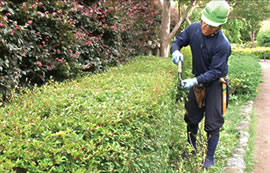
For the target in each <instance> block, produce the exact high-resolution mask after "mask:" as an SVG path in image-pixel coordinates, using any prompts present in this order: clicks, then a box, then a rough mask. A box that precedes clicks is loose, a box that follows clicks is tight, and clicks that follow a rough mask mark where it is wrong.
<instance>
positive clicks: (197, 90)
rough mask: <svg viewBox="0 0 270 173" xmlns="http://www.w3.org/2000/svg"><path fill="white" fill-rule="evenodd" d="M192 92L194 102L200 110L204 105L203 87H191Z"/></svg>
mask: <svg viewBox="0 0 270 173" xmlns="http://www.w3.org/2000/svg"><path fill="white" fill-rule="evenodd" d="M193 91H194V95H195V97H196V102H197V104H198V107H199V108H200V109H201V108H202V107H203V104H204V98H205V87H204V86H202V85H196V86H193Z"/></svg>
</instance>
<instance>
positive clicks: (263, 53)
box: [233, 47, 270, 59]
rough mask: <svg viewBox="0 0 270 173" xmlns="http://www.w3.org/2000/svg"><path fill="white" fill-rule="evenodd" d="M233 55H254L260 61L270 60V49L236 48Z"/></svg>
mask: <svg viewBox="0 0 270 173" xmlns="http://www.w3.org/2000/svg"><path fill="white" fill-rule="evenodd" d="M233 53H235V54H246V55H251V56H252V54H254V55H256V56H257V57H259V58H260V59H264V58H265V59H270V48H269V47H256V48H234V49H233Z"/></svg>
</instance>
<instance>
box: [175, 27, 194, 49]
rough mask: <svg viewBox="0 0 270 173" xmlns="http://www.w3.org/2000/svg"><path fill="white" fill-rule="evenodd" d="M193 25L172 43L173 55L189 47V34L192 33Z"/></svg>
mask: <svg viewBox="0 0 270 173" xmlns="http://www.w3.org/2000/svg"><path fill="white" fill-rule="evenodd" d="M190 29H191V25H190V26H189V27H187V29H185V30H184V31H183V32H182V33H181V34H179V35H178V36H177V37H176V39H175V40H174V41H173V43H172V47H171V54H172V53H173V52H174V51H176V50H180V49H181V48H182V47H185V46H187V45H189V40H190V38H189V33H190Z"/></svg>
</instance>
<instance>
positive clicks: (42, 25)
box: [0, 0, 161, 94]
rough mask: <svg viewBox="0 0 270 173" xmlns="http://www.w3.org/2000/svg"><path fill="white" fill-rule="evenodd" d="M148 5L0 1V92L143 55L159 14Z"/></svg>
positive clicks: (155, 35)
mask: <svg viewBox="0 0 270 173" xmlns="http://www.w3.org/2000/svg"><path fill="white" fill-rule="evenodd" d="M153 2H154V0H153V1H147V2H144V1H140V0H137V1H131V0H129V1H124V2H122V1H118V0H116V1H113V0H111V1H106V2H104V1H101V0H100V1H95V2H94V1H93V2H91V3H83V2H81V1H80V2H78V1H76V0H64V1H49V0H35V1H33V0H32V1H30V0H28V1H27V0H25V1H23V2H21V1H16V2H13V1H1V0H0V6H1V8H0V9H1V11H0V37H1V38H0V39H1V40H0V52H1V60H0V76H1V78H0V88H1V89H2V90H1V93H2V94H5V92H6V91H8V90H10V89H12V88H16V89H21V88H23V87H25V86H32V85H33V84H38V85H40V84H44V83H45V82H46V81H47V80H48V79H49V78H50V77H51V76H52V77H53V78H55V79H57V80H63V79H66V78H70V77H73V76H75V75H77V74H78V73H81V72H83V71H87V72H99V71H103V70H105V69H107V67H110V66H114V65H117V64H119V63H125V62H126V61H127V57H131V56H133V55H138V54H144V51H145V46H144V44H145V43H146V42H147V40H157V39H158V35H159V34H158V25H159V23H160V15H158V14H160V13H161V11H160V10H156V9H158V8H156V7H157V6H158V4H156V3H153ZM155 8H156V9H155Z"/></svg>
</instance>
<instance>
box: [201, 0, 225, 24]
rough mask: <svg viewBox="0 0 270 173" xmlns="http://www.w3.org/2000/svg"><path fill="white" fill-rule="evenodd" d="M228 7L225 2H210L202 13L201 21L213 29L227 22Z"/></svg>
mask: <svg viewBox="0 0 270 173" xmlns="http://www.w3.org/2000/svg"><path fill="white" fill-rule="evenodd" d="M229 11H230V6H229V4H228V3H227V2H226V1H225V0H212V1H210V2H209V3H208V4H207V5H206V7H205V8H204V10H203V12H202V17H201V19H202V21H204V22H205V23H206V24H208V25H210V26H214V27H218V26H220V25H222V24H224V23H226V22H227V17H228V14H229Z"/></svg>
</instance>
